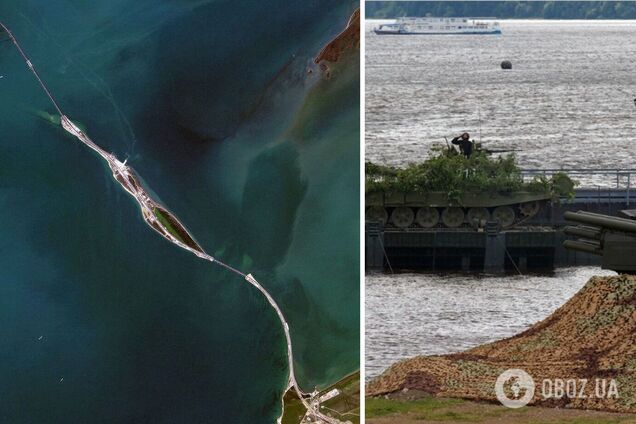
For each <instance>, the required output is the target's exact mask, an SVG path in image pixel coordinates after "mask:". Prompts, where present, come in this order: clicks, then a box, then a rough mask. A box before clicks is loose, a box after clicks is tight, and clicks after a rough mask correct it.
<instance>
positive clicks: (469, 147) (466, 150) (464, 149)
mask: <svg viewBox="0 0 636 424" xmlns="http://www.w3.org/2000/svg"><path fill="white" fill-rule="evenodd" d="M451 143H453V144H454V145H456V146H459V151H460V152H461V153H462V155H464V156H465V157H466V159H468V158H469V157H470V155H471V154H472V153H473V142H472V141H470V135H469V134H468V133H467V132H465V133H463V134H462V135H460V136H457V137H455V138H454V139H452V140H451Z"/></svg>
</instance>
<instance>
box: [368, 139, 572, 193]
mask: <svg viewBox="0 0 636 424" xmlns="http://www.w3.org/2000/svg"><path fill="white" fill-rule="evenodd" d="M365 173H366V192H367V193H374V192H384V193H396V192H398V193H399V192H407V193H428V192H444V193H447V196H448V199H449V201H451V202H456V201H457V200H458V199H460V198H461V196H462V195H463V194H465V193H471V194H491V195H494V194H503V195H506V194H509V193H513V192H518V191H527V192H531V193H546V194H550V195H551V197H552V198H553V199H555V200H557V199H558V198H561V197H572V196H573V195H574V187H575V185H576V183H575V182H574V181H573V180H571V179H570V178H569V177H568V176H567V175H565V174H564V173H557V174H555V175H553V176H552V177H546V176H543V175H540V176H536V177H535V178H534V179H532V180H531V181H528V182H524V181H523V179H522V177H521V170H520V169H519V167H518V166H517V165H516V162H515V157H514V155H507V156H500V157H497V158H493V157H491V156H489V155H488V154H487V153H485V152H483V151H481V150H477V151H475V152H474V153H473V154H472V156H471V157H470V158H469V159H466V158H465V157H464V156H462V155H459V154H457V153H456V152H455V151H454V150H453V149H446V148H441V149H439V148H438V149H437V153H434V154H433V156H431V157H430V158H429V159H427V160H426V161H424V162H422V163H418V164H411V165H409V166H407V167H406V168H393V167H388V166H383V165H377V164H374V163H371V162H367V163H366V166H365Z"/></svg>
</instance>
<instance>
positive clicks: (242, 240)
mask: <svg viewBox="0 0 636 424" xmlns="http://www.w3.org/2000/svg"><path fill="white" fill-rule="evenodd" d="M354 7H355V4H354V3H352V2H350V1H327V0H325V1H321V2H311V3H307V2H293V1H271V2H263V1H241V2H223V1H221V2H206V1H198V2H197V1H183V0H182V1H174V0H173V1H156V0H153V1H149V0H146V1H130V0H111V1H100V2H93V1H82V0H74V1H71V0H69V1H65V2H45V1H7V0H5V1H4V2H3V3H2V4H1V5H0V19H2V20H3V21H4V22H5V23H6V24H7V25H8V26H9V27H10V28H12V30H13V32H14V34H15V35H16V37H18V39H19V40H20V42H21V43H22V45H23V47H24V48H25V49H26V50H27V53H29V54H30V55H31V59H32V60H33V62H34V64H35V65H36V67H38V69H39V70H40V73H41V74H42V75H43V77H44V79H45V80H46V81H47V83H48V85H49V87H50V88H51V90H52V91H53V92H54V94H55V95H56V97H57V98H58V100H59V101H60V103H61V105H62V107H63V109H64V110H65V112H66V113H67V114H68V115H69V116H70V117H71V118H72V119H74V120H76V121H79V122H80V123H82V124H83V125H85V126H86V128H87V131H88V133H89V135H90V136H91V138H92V139H93V140H94V141H95V142H96V143H98V144H100V145H101V146H102V147H103V148H104V149H106V150H110V151H113V152H114V153H116V154H117V155H118V157H119V158H120V159H124V158H125V157H129V163H131V164H132V166H133V167H134V168H135V169H136V170H137V171H138V172H139V174H140V175H141V176H142V177H143V178H144V180H145V181H146V183H147V184H148V185H149V186H150V187H151V188H152V189H153V190H154V191H155V192H156V193H157V194H158V195H159V197H160V198H161V200H162V201H163V202H164V203H165V204H166V205H167V206H168V207H169V208H170V209H171V210H172V211H174V212H175V213H176V214H177V216H179V218H180V219H181V220H182V222H184V223H185V224H186V225H187V226H188V228H189V229H190V230H191V232H192V233H193V235H194V236H195V237H196V238H197V240H198V241H199V242H200V243H201V245H202V246H204V248H206V249H207V250H208V251H209V252H210V253H212V254H216V255H218V257H219V259H221V260H223V261H225V262H228V263H230V264H233V265H236V266H238V267H239V268H241V269H243V270H244V271H248V272H252V273H254V275H255V276H256V277H257V278H258V279H259V281H261V283H263V285H264V286H265V287H266V288H267V289H268V290H269V291H270V292H271V293H272V295H273V296H274V297H275V298H276V299H277V300H278V302H279V304H280V306H281V308H282V309H283V311H284V313H285V314H286V317H287V320H288V322H289V323H290V326H291V330H292V338H293V341H294V349H295V356H296V362H297V364H296V366H297V367H298V377H299V380H300V383H301V385H302V386H303V387H304V388H305V389H311V388H313V386H315V385H326V384H328V383H331V382H333V381H334V380H337V379H338V378H340V377H342V376H344V375H345V374H347V373H348V372H351V371H353V370H354V369H357V368H358V356H359V344H358V340H359V336H358V328H359V309H358V304H359V301H358V299H359V283H358V282H359V265H358V261H359V258H358V257H359V253H358V252H359V246H358V244H359V233H358V228H359V227H358V210H359V205H358V198H359V196H358V193H359V192H358V190H359V188H358V185H359V184H358V181H359V178H358V175H359V174H358V156H359V148H358V144H359V127H358V125H359V105H358V99H359V76H358V68H357V66H358V61H357V58H356V59H351V60H349V61H348V62H347V63H345V64H343V65H342V66H341V67H340V68H338V69H337V70H336V71H335V72H334V74H335V75H334V77H333V78H332V79H331V80H324V79H322V78H321V77H320V75H319V73H318V72H314V73H313V74H312V75H307V73H306V68H307V66H309V64H310V62H311V58H312V56H313V55H314V54H315V53H316V52H317V51H318V50H319V49H320V47H322V45H323V44H324V43H326V42H327V41H328V40H329V39H330V38H331V37H333V36H334V35H335V34H337V33H338V32H340V30H341V29H342V28H343V26H344V25H345V23H346V21H347V19H348V16H349V14H350V13H351V12H352V10H353V8H354ZM0 75H2V76H3V78H1V79H0V206H1V207H0V219H1V221H2V223H3V224H4V225H3V227H2V232H1V233H0V234H1V235H0V421H1V422H7V423H86V422H90V423H102V422H103V423H270V422H273V420H274V418H275V417H276V416H277V415H278V413H279V398H280V395H281V393H282V390H283V387H284V385H285V379H286V360H285V347H284V337H283V333H282V330H281V329H280V328H279V323H278V321H277V319H276V316H275V313H274V311H273V310H272V309H271V308H270V307H269V305H268V304H267V303H266V301H265V300H264V299H263V298H262V297H261V296H260V294H259V293H258V292H257V291H256V290H255V289H254V288H252V287H251V286H249V285H248V284H247V283H245V282H244V281H242V280H240V279H239V278H238V277H235V276H233V275H230V274H229V273H227V272H226V271H224V270H222V269H220V268H217V267H214V266H212V265H210V264H209V263H206V262H203V261H201V260H199V259H197V258H196V257H194V256H193V255H191V254H189V253H188V252H186V251H183V250H180V249H179V248H177V247H176V246H174V245H172V244H170V243H169V242H168V241H166V240H164V239H162V238H161V237H160V236H158V235H157V234H155V233H154V232H152V231H151V230H150V229H149V228H148V227H147V226H146V225H145V223H144V222H143V220H142V219H141V217H140V215H139V212H138V209H137V207H136V205H135V203H134V201H133V200H132V199H131V198H129V197H128V196H127V195H126V194H125V193H124V192H123V190H122V189H121V188H120V187H119V185H118V184H116V183H115V182H114V181H113V180H112V178H111V176H110V173H109V172H108V170H107V169H106V167H105V165H104V164H103V163H102V162H101V159H99V158H98V157H97V156H96V155H95V154H94V153H92V152H91V151H90V150H89V149H88V148H86V147H85V146H83V145H81V144H79V143H78V142H77V141H75V140H74V139H72V138H71V137H70V136H67V135H65V134H64V133H63V132H62V130H61V129H59V128H56V127H53V126H51V125H50V124H48V123H46V122H45V121H44V120H42V119H40V118H38V117H37V116H36V115H34V113H33V111H35V110H46V111H49V112H52V108H51V106H50V105H49V104H48V103H47V99H46V98H45V96H44V94H43V93H42V92H41V91H40V90H39V88H38V86H37V83H36V81H35V80H34V79H33V77H32V75H31V74H30V73H29V72H28V70H27V68H26V66H25V65H24V63H23V62H22V61H21V60H20V57H19V56H18V54H17V52H16V51H15V49H14V48H13V47H12V45H11V44H10V43H8V42H0Z"/></svg>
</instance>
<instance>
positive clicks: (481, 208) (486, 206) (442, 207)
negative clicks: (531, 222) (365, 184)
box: [366, 192, 552, 229]
mask: <svg viewBox="0 0 636 424" xmlns="http://www.w3.org/2000/svg"><path fill="white" fill-rule="evenodd" d="M551 197H552V196H551V195H550V194H549V193H531V192H513V193H510V194H507V195H479V194H466V195H464V196H462V197H461V198H460V200H459V201H458V202H449V200H448V197H447V194H446V193H444V192H429V193H425V194H421V193H389V194H387V193H369V194H367V196H366V220H368V221H374V222H378V221H379V222H381V223H382V224H383V225H384V226H385V227H395V228H400V229H406V228H426V229H430V228H435V227H446V228H459V227H462V226H472V227H480V226H481V227H483V226H484V225H485V223H486V222H488V221H497V222H499V224H500V225H501V227H502V228H511V227H514V226H515V225H519V224H521V223H523V222H525V221H527V220H528V219H530V218H532V217H533V216H535V215H536V214H537V213H539V211H540V210H541V208H542V206H543V205H544V204H545V203H547V202H549V201H550V199H551Z"/></svg>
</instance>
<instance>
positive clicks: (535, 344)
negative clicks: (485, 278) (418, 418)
mask: <svg viewBox="0 0 636 424" xmlns="http://www.w3.org/2000/svg"><path fill="white" fill-rule="evenodd" d="M515 368H520V369H523V370H525V371H526V372H527V373H528V374H530V375H531V376H532V378H533V380H534V382H535V385H536V390H535V394H534V397H533V398H532V400H531V401H530V404H531V405H540V406H554V407H567V408H581V409H595V410H602V411H615V412H636V379H635V378H636V276H630V275H619V276H613V277H593V278H591V279H590V280H589V281H588V282H587V284H586V285H585V286H584V287H583V288H582V289H581V290H580V291H579V292H578V293H577V294H576V295H574V296H573V297H572V298H571V299H570V300H569V301H568V302H567V303H565V304H564V305H563V306H561V307H560V308H559V309H557V310H556V311H555V312H554V313H553V314H552V315H550V316H549V317H548V318H546V319H544V320H543V321H540V322H538V323H537V324H535V325H533V326H532V327H530V328H529V329H528V330H526V331H524V332H522V333H520V334H518V335H516V336H513V337H510V338H508V339H504V340H501V341H497V342H494V343H489V344H486V345H482V346H478V347H476V348H473V349H469V350H467V351H464V352H461V353H457V354H449V355H440V356H419V357H415V358H412V359H408V360H406V361H403V362H399V363H397V364H395V365H393V366H391V367H390V368H389V369H387V370H386V371H385V372H384V374H382V375H381V376H379V377H378V378H376V379H375V380H373V381H371V382H370V383H369V384H368V385H367V392H366V393H367V396H380V395H388V396H389V397H390V396H393V395H396V396H397V395H398V394H399V395H401V396H403V395H404V393H405V392H406V393H409V392H410V393H412V394H413V395H416V394H417V396H419V395H422V396H430V395H432V396H436V397H454V398H463V399H472V400H484V401H495V402H496V401H497V398H496V395H495V381H496V379H497V377H498V376H499V374H501V373H502V372H503V371H505V370H507V369H515ZM544 379H549V380H550V381H555V380H557V379H561V380H568V379H572V380H576V381H578V382H579V384H578V390H582V393H581V394H583V395H584V396H576V397H574V398H571V397H568V396H564V397H562V398H560V399H556V398H554V397H550V398H544V397H543V395H542V390H541V384H542V382H543V381H544ZM596 379H599V380H602V381H609V380H612V379H613V380H614V381H615V382H616V386H617V389H618V396H606V397H597V396H596V395H595V393H594V392H595V390H596V385H595V382H596ZM583 381H586V382H587V384H586V385H585V387H581V386H582V385H583V384H582V383H581V382H583Z"/></svg>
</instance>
